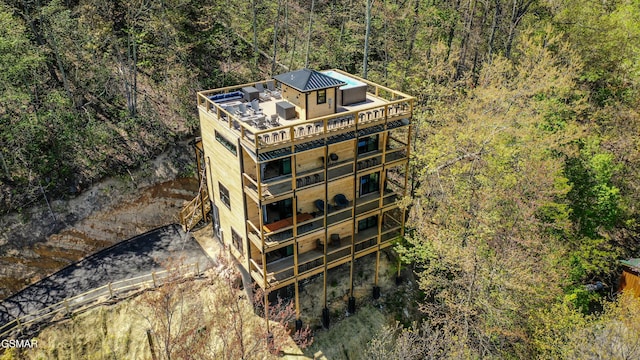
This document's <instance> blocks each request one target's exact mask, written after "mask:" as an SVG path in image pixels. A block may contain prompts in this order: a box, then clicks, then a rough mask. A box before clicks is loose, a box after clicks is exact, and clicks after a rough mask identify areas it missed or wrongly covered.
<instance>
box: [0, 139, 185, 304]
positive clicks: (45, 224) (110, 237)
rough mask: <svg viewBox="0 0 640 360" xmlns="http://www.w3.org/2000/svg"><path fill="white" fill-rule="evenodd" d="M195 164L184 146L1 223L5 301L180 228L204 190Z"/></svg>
mask: <svg viewBox="0 0 640 360" xmlns="http://www.w3.org/2000/svg"><path fill="white" fill-rule="evenodd" d="M194 164H195V158H194V153H193V148H192V147H191V145H189V144H188V143H187V142H183V143H179V144H177V146H175V147H173V148H171V149H170V150H168V151H166V152H165V153H163V154H161V155H160V156H159V157H157V158H156V159H155V160H154V161H153V162H150V163H148V164H147V165H146V166H143V168H141V169H138V170H136V171H135V172H131V173H130V174H127V175H126V176H120V177H114V178H109V179H106V180H104V181H101V182H100V183H98V184H96V185H94V186H92V187H91V188H90V189H88V190H87V191H85V192H83V193H82V194H80V195H79V196H77V197H76V198H73V199H70V200H55V201H52V200H51V199H48V201H49V205H48V204H47V201H46V200H45V198H44V197H43V198H42V199H41V204H39V205H37V206H34V207H32V208H29V209H26V210H23V211H22V212H21V213H13V214H8V215H5V216H3V217H1V218H0V229H3V231H2V232H0V284H1V285H0V299H4V298H6V297H7V296H9V295H11V294H12V293H15V292H16V291H18V290H20V289H21V288H23V287H25V286H26V285H29V284H31V283H32V282H34V281H37V280H38V279H41V278H42V277H44V276H46V275H48V274H51V273H53V272H55V271H57V270H59V269H60V268H62V267H64V266H66V265H68V264H70V263H72V262H74V261H77V260H79V259H81V258H83V257H85V256H87V255H89V254H91V253H93V252H95V251H97V250H100V249H102V248H105V247H107V246H109V245H111V244H114V243H117V242H119V241H121V240H124V239H127V238H129V237H131V236H134V235H137V234H140V233H142V232H145V231H147V230H150V229H153V228H155V227H158V226H161V225H166V224H170V223H176V222H178V213H179V211H180V209H181V207H182V205H183V204H184V203H185V202H186V201H188V200H191V199H193V197H194V196H195V193H196V192H197V188H198V184H197V181H196V179H195V178H193V177H184V176H185V175H186V174H192V175H193V174H194V171H193V170H192V169H193V168H194Z"/></svg>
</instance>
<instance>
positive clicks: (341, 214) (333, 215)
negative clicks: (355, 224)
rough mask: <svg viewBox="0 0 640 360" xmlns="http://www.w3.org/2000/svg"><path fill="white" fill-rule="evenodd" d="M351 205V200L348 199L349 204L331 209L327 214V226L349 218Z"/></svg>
mask: <svg viewBox="0 0 640 360" xmlns="http://www.w3.org/2000/svg"><path fill="white" fill-rule="evenodd" d="M352 207H353V201H349V206H348V207H346V208H344V209H335V208H334V209H333V210H332V211H330V212H329V215H328V216H327V226H329V225H333V224H335V223H338V222H340V221H343V220H347V219H350V218H351V208H352Z"/></svg>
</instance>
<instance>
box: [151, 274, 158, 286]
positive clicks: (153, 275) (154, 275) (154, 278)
mask: <svg viewBox="0 0 640 360" xmlns="http://www.w3.org/2000/svg"><path fill="white" fill-rule="evenodd" d="M151 278H152V279H153V287H154V288H155V287H158V285H157V284H156V272H155V271H154V272H152V273H151Z"/></svg>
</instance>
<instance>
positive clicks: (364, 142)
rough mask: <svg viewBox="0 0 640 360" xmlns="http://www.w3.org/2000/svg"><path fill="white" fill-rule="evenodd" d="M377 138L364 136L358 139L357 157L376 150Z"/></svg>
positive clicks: (376, 136)
mask: <svg viewBox="0 0 640 360" xmlns="http://www.w3.org/2000/svg"><path fill="white" fill-rule="evenodd" d="M378 136H379V135H375V136H366V137H362V138H360V139H358V155H360V154H364V153H368V152H370V151H376V150H378Z"/></svg>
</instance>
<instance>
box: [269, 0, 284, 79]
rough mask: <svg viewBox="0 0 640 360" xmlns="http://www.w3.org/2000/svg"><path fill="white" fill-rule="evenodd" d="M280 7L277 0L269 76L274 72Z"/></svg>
mask: <svg viewBox="0 0 640 360" xmlns="http://www.w3.org/2000/svg"><path fill="white" fill-rule="evenodd" d="M281 6H282V4H281V2H280V0H278V9H277V10H276V22H275V24H274V26H273V59H271V74H272V75H273V74H274V73H275V71H276V56H277V55H278V20H279V19H280V7H281Z"/></svg>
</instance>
